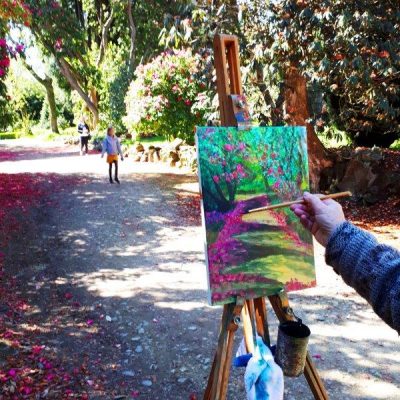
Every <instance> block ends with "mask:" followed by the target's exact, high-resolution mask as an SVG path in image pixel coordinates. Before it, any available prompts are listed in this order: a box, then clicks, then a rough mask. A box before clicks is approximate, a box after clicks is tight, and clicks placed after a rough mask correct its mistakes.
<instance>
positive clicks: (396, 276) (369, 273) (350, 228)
mask: <svg viewBox="0 0 400 400" xmlns="http://www.w3.org/2000/svg"><path fill="white" fill-rule="evenodd" d="M303 197H304V201H305V203H306V204H296V205H293V206H292V207H291V209H292V211H293V212H294V213H295V214H296V215H297V216H298V217H299V219H300V221H301V223H302V224H303V225H304V227H305V228H307V229H308V230H309V231H310V232H311V233H312V234H313V235H314V237H315V238H316V239H317V241H318V242H319V243H321V244H322V245H323V246H324V247H326V254H325V259H326V262H327V264H329V265H331V266H332V267H333V269H334V270H335V272H336V273H338V274H339V275H341V276H342V278H343V280H344V281H345V282H346V283H347V284H348V285H350V286H352V287H353V288H355V289H356V290H357V292H358V293H359V294H360V295H361V296H362V297H364V298H365V299H366V300H367V301H368V303H370V304H371V305H372V307H373V309H374V311H375V312H376V313H377V314H378V315H379V317H381V318H382V319H383V320H384V321H385V322H386V323H387V324H388V325H389V326H391V327H392V328H393V329H395V330H396V331H397V332H398V333H400V252H398V251H397V250H395V249H394V248H392V247H390V246H386V245H383V244H379V243H378V242H377V241H376V239H375V238H374V237H373V236H372V235H371V234H370V233H368V232H365V231H364V230H362V229H359V228H357V227H355V226H354V225H353V224H351V223H350V222H347V221H346V220H345V217H344V214H343V210H342V207H341V205H340V204H339V203H337V202H336V201H334V200H332V199H327V200H323V201H321V200H320V199H319V197H318V196H316V195H312V194H310V193H304V196H303Z"/></svg>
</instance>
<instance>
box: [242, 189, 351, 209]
mask: <svg viewBox="0 0 400 400" xmlns="http://www.w3.org/2000/svg"><path fill="white" fill-rule="evenodd" d="M351 195H352V194H351V192H340V193H333V194H328V195H325V196H321V197H320V199H321V200H326V199H338V198H341V197H350V196H351ZM304 203H305V202H304V199H300V200H294V201H287V202H285V203H279V204H273V205H271V206H266V207H260V208H254V209H252V210H249V211H247V214H249V213H253V212H258V211H266V210H273V209H275V208H282V207H289V206H291V205H293V204H304Z"/></svg>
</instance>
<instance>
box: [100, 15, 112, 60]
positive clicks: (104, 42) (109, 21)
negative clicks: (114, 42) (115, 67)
mask: <svg viewBox="0 0 400 400" xmlns="http://www.w3.org/2000/svg"><path fill="white" fill-rule="evenodd" d="M113 20H114V9H113V8H111V11H110V15H109V17H108V18H107V21H106V22H105V24H104V25H103V29H102V31H101V43H100V53H99V57H98V59H97V66H100V64H101V63H102V62H103V59H104V54H105V52H106V48H107V45H108V33H109V31H110V27H111V24H112V22H113Z"/></svg>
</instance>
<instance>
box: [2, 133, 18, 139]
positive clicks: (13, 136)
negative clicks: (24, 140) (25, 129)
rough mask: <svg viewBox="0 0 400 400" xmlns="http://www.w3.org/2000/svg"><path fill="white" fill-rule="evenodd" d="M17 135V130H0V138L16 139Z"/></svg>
mask: <svg viewBox="0 0 400 400" xmlns="http://www.w3.org/2000/svg"><path fill="white" fill-rule="evenodd" d="M17 137H18V133H17V132H0V140H5V139H17Z"/></svg>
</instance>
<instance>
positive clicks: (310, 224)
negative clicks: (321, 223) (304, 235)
mask: <svg viewBox="0 0 400 400" xmlns="http://www.w3.org/2000/svg"><path fill="white" fill-rule="evenodd" d="M300 222H301V224H302V225H303V226H304V228H306V229H307V230H309V231H310V232H311V230H312V227H313V224H314V222H313V221H312V220H311V219H310V218H309V217H307V215H305V214H303V215H301V216H300Z"/></svg>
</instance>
